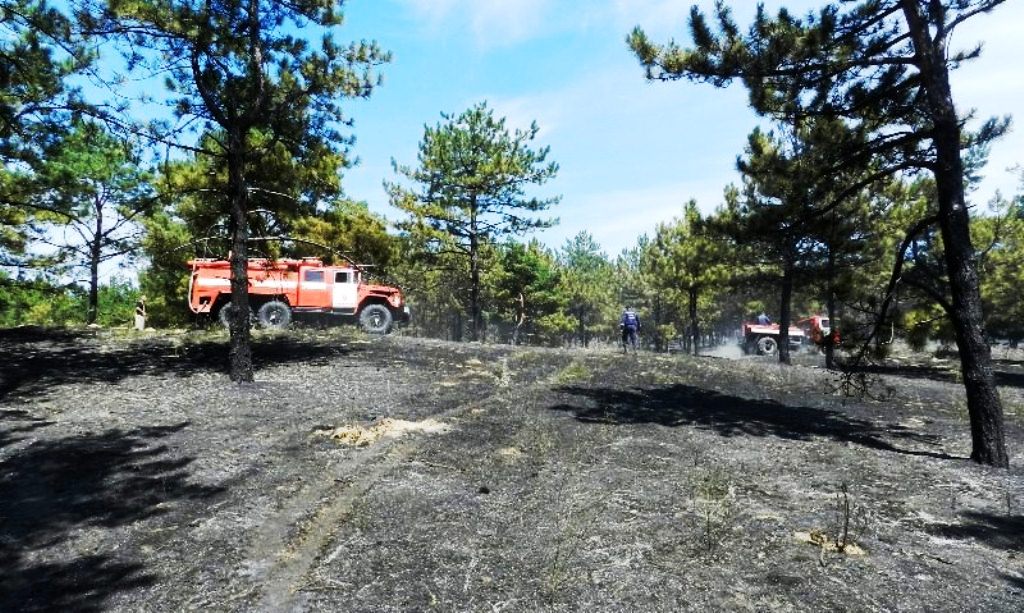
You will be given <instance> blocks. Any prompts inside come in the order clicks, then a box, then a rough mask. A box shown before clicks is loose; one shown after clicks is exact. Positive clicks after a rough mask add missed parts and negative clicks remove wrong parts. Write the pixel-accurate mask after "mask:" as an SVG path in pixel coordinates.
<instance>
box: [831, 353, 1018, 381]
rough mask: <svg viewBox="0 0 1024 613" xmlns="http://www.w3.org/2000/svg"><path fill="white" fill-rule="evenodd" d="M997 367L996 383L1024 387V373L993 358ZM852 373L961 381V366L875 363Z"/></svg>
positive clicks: (853, 370)
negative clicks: (1001, 365) (1013, 369)
mask: <svg viewBox="0 0 1024 613" xmlns="http://www.w3.org/2000/svg"><path fill="white" fill-rule="evenodd" d="M993 362H994V364H993V365H994V367H995V372H994V374H995V377H996V385H999V386H1002V387H1024V373H1021V372H1016V371H1011V370H1006V369H1005V366H1004V367H1003V369H1000V364H998V362H999V360H993ZM850 372H852V373H867V374H871V375H888V376H892V377H903V378H906V379H923V380H928V381H939V382H941V383H958V382H959V381H960V368H959V366H955V367H937V366H915V365H900V366H895V365H887V364H873V365H862V366H856V367H851V368H850Z"/></svg>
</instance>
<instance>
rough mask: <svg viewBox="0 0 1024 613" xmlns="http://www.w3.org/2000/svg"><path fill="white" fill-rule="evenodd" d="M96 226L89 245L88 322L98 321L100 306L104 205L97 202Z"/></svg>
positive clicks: (86, 318)
mask: <svg viewBox="0 0 1024 613" xmlns="http://www.w3.org/2000/svg"><path fill="white" fill-rule="evenodd" d="M95 212H96V226H95V227H94V228H93V234H92V244H91V245H89V304H88V305H87V307H86V308H87V313H86V317H85V320H86V323H88V324H94V323H96V317H97V315H98V314H99V307H100V258H101V257H102V256H103V205H102V203H101V202H99V201H97V202H96V203H95Z"/></svg>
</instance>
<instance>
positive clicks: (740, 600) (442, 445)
mask: <svg viewBox="0 0 1024 613" xmlns="http://www.w3.org/2000/svg"><path fill="white" fill-rule="evenodd" d="M256 354H257V361H258V364H259V370H258V372H257V381H256V383H254V384H251V385H243V386H239V385H235V384H233V383H231V382H230V381H229V380H228V378H227V376H226V374H225V373H224V365H225V362H226V359H227V349H226V339H225V337H224V336H223V335H218V334H216V333H214V334H210V333H166V334H144V335H138V336H124V335H117V334H114V333H111V332H102V331H101V332H80V333H73V332H65V333H54V332H45V331H37V330H16V331H7V332H3V333H0V364H2V366H0V368H2V371H0V610H2V611H50V610H61V611H65V610H66V611H71V610H74V611H107V610H110V611H132V612H134V611H179V610H202V611H321V610H337V611H422V610H438V611H499V610H504V611H680V610H694V611H705V610H736V611H821V610H851V611H892V610H899V611H982V610H984V611H1020V610H1024V470H1022V468H1024V429H1022V427H1021V426H1022V418H1024V388H1022V387H1021V386H1024V375H1022V374H1021V373H1022V370H1024V369H1022V368H1021V367H1022V364H1021V362H1020V361H1019V360H1014V359H1009V358H1008V357H1007V356H1003V357H1002V358H1001V359H1000V360H999V361H998V362H997V364H998V366H999V368H1000V370H1001V376H1000V381H1001V382H1002V384H1003V388H1002V393H1003V395H1004V399H1005V405H1006V407H1007V411H1008V415H1007V430H1008V432H1007V434H1008V444H1009V448H1010V451H1011V462H1012V465H1013V467H1012V468H1011V469H1010V470H1009V471H1006V470H993V469H987V468H983V467H979V466H976V465H973V464H972V463H970V462H969V461H967V459H966V458H967V456H968V454H969V452H970V438H969V431H968V424H967V421H966V410H965V406H966V405H965V402H964V398H963V392H962V388H961V387H960V386H958V385H957V384H956V380H955V379H956V375H955V368H952V367H951V366H950V363H933V362H929V361H925V362H922V363H918V364H915V365H914V366H912V367H911V366H905V367H899V366H900V365H899V364H898V363H890V365H889V366H888V367H887V369H886V370H884V371H882V370H879V371H878V372H875V373H872V374H871V376H870V380H869V382H870V383H871V391H872V396H873V398H874V399H872V398H868V397H865V398H861V399H858V400H853V399H850V398H844V397H843V396H842V395H840V394H837V393H835V392H834V390H835V387H836V384H837V379H836V376H835V375H834V374H832V373H829V372H828V371H826V370H824V369H823V368H821V367H820V366H818V365H817V363H818V362H819V361H820V359H819V358H818V357H816V356H806V355H805V356H802V357H801V358H800V359H799V360H798V362H800V364H802V365H798V366H794V367H791V368H781V367H779V366H778V365H776V364H774V363H773V362H772V361H771V360H770V359H769V358H750V359H744V360H727V359H720V358H713V357H703V358H692V357H687V356H679V355H672V356H665V355H655V354H649V353H648V354H644V353H641V354H640V355H639V356H632V355H630V356H622V355H619V354H617V353H614V352H611V351H600V350H595V351H581V350H547V349H536V348H511V347H506V346H493V345H476V344H453V343H445V342H440V341H430V340H422V339H414V338H403V337H401V336H391V337H387V338H373V337H367V336H362V335H359V334H357V333H355V332H352V331H347V330H332V331H326V332H325V331H322V330H306V331H295V332H289V333H287V334H264V333H257V343H256ZM996 357H997V358H998V357H1000V356H999V355H998V353H997V355H996ZM332 435H333V436H332ZM364 435H366V436H364Z"/></svg>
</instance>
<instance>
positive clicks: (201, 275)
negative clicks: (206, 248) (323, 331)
mask: <svg viewBox="0 0 1024 613" xmlns="http://www.w3.org/2000/svg"><path fill="white" fill-rule="evenodd" d="M188 265H189V266H190V267H191V269H192V274H191V276H190V278H189V284H188V306H189V309H191V311H192V312H193V313H197V314H201V313H208V314H210V315H211V316H213V317H217V318H218V319H219V320H220V322H221V323H223V324H224V325H227V324H228V322H229V320H230V316H231V313H232V310H231V264H230V262H229V261H228V260H218V259H195V260H189V262H188ZM248 277H249V305H250V308H251V309H252V314H251V315H254V321H256V322H258V323H259V324H260V325H262V326H264V327H268V328H286V327H288V325H289V324H290V323H291V321H292V315H293V314H299V313H318V314H326V315H333V316H338V317H340V318H343V319H348V320H352V321H358V322H359V324H360V325H361V326H362V327H363V329H365V330H366V331H367V332H370V333H374V334H386V333H388V332H390V331H391V328H392V326H393V325H394V323H395V322H405V321H408V320H409V307H408V306H407V305H406V304H405V298H404V297H403V296H402V291H401V290H399V289H398V288H396V287H391V286H387V285H375V284H370V283H365V282H364V280H363V272H362V270H361V269H360V268H359V267H357V266H331V265H324V263H323V260H321V259H320V258H302V259H278V260H272V259H250V260H249V264H248Z"/></svg>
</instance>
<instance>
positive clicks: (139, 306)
mask: <svg viewBox="0 0 1024 613" xmlns="http://www.w3.org/2000/svg"><path fill="white" fill-rule="evenodd" d="M135 329H136V330H145V329H146V297H145V296H139V300H138V302H136V303H135Z"/></svg>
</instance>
